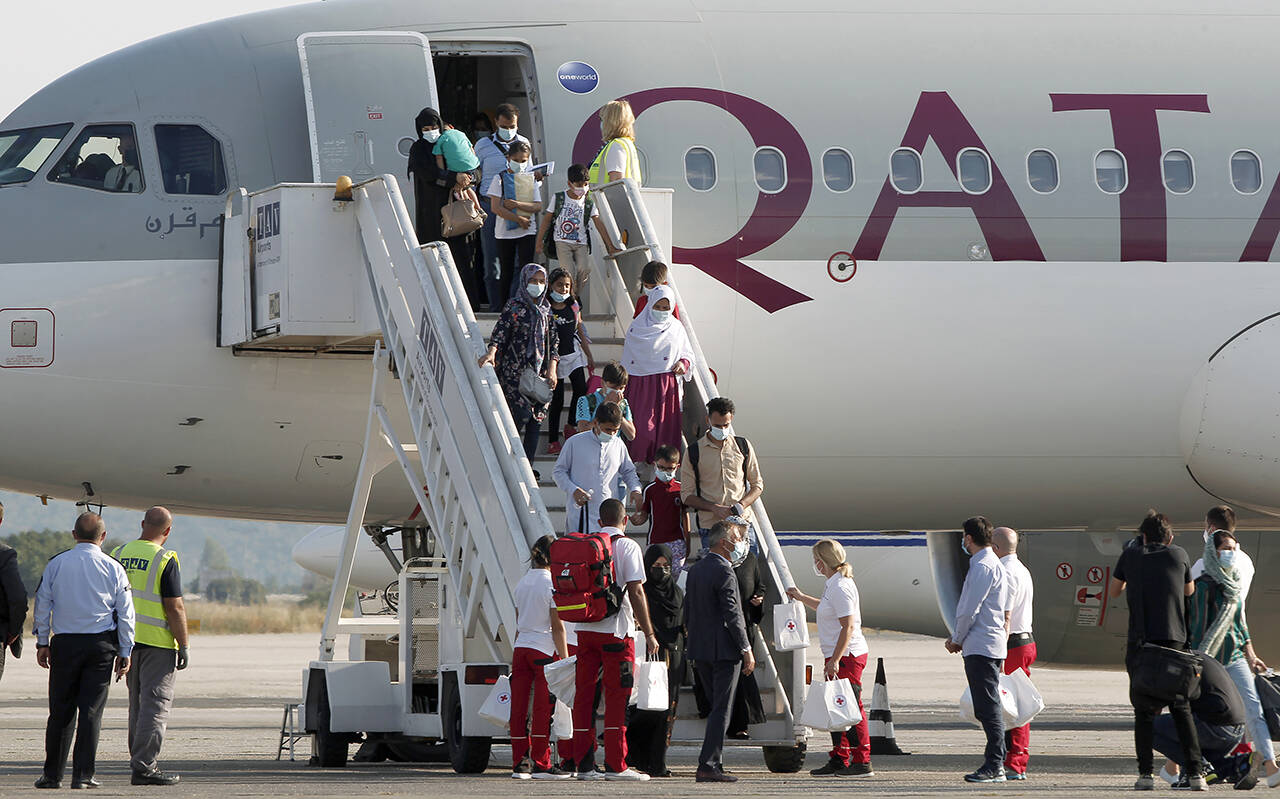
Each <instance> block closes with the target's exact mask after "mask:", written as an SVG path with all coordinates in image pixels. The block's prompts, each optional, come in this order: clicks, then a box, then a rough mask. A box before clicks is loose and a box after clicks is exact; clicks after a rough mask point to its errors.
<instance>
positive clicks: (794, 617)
mask: <svg viewBox="0 0 1280 799" xmlns="http://www.w3.org/2000/svg"><path fill="white" fill-rule="evenodd" d="M773 642H774V645H775V647H774V648H775V649H777V650H778V651H779V652H791V651H793V650H796V649H808V648H809V624H808V620H807V619H806V618H805V613H804V605H802V604H800V603H799V602H783V603H781V604H779V605H774V606H773Z"/></svg>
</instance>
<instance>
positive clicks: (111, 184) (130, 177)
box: [49, 124, 144, 194]
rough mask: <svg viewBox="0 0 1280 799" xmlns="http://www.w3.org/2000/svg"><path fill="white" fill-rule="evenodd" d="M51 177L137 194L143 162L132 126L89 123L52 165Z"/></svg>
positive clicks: (61, 180)
mask: <svg viewBox="0 0 1280 799" xmlns="http://www.w3.org/2000/svg"><path fill="white" fill-rule="evenodd" d="M49 180H52V181H54V182H55V183H70V184H71V185H73V186H84V187H86V188H90V189H102V190H105V191H111V192H119V193H122V194H138V193H140V192H141V191H142V188H143V185H144V184H143V182H142V162H141V161H139V160H138V137H137V134H135V133H134V130H133V125H124V124H120V125H90V126H89V127H87V128H85V129H84V130H82V131H80V135H79V136H77V137H76V140H75V143H74V144H72V145H71V149H69V150H67V153H66V155H64V156H62V160H61V161H59V162H58V165H57V166H55V167H54V168H53V172H51V173H50V174H49Z"/></svg>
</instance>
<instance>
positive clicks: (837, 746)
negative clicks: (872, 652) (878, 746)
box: [830, 654, 871, 766]
mask: <svg viewBox="0 0 1280 799" xmlns="http://www.w3.org/2000/svg"><path fill="white" fill-rule="evenodd" d="M866 667H867V656H866V655H865V654H862V655H858V656H857V657H853V656H852V655H845V656H844V657H842V658H840V668H839V670H838V671H836V679H837V680H838V679H840V678H844V679H846V680H848V681H849V682H850V683H852V684H853V687H854V688H856V689H857V693H858V712H859V713H861V714H862V720H861V721H859V722H858V723H857V724H856V725H854V726H853V728H851V729H849V730H846V731H845V732H833V733H831V742H832V743H833V744H834V748H832V750H831V752H830V755H831V756H832V757H836V758H839V759H840V762H841V763H844V764H845V765H846V766H847V765H849V764H850V763H870V762H871V736H870V734H869V733H868V732H867V713H866V711H864V710H863V709H862V696H861V694H862V670H863V669H865V668H866Z"/></svg>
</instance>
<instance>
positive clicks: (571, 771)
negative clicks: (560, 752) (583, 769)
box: [560, 757, 578, 777]
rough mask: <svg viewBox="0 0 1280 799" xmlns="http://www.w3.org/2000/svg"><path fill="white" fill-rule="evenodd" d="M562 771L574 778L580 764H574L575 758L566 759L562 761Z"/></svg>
mask: <svg viewBox="0 0 1280 799" xmlns="http://www.w3.org/2000/svg"><path fill="white" fill-rule="evenodd" d="M560 770H561V771H563V772H565V773H566V774H568V775H569V776H571V777H572V776H574V775H575V774H577V773H578V764H577V763H574V762H573V758H571V757H566V758H565V759H564V760H561V761H560Z"/></svg>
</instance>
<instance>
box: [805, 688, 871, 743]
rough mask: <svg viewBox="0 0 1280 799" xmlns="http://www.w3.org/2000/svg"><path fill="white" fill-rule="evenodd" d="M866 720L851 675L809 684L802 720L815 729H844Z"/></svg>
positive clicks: (827, 730)
mask: <svg viewBox="0 0 1280 799" xmlns="http://www.w3.org/2000/svg"><path fill="white" fill-rule="evenodd" d="M860 721H862V712H861V711H859V710H858V699H857V695H856V694H855V693H854V691H853V684H852V683H850V682H849V680H848V678H846V677H841V678H840V679H838V680H831V681H829V682H820V683H815V684H814V685H810V686H809V695H808V696H806V697H805V700H804V710H803V711H801V713H800V723H801V724H803V725H804V726H806V727H808V728H810V729H813V730H824V731H826V732H844V731H845V730H847V729H849V728H850V727H852V726H854V725H855V724H857V723H858V722H860Z"/></svg>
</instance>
